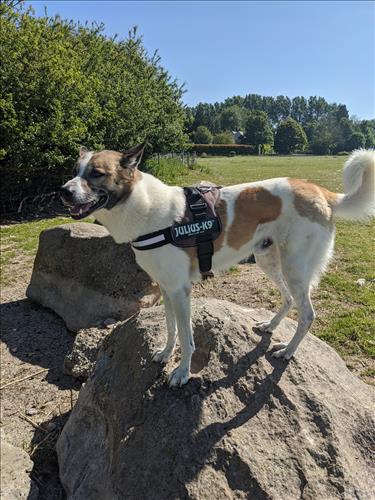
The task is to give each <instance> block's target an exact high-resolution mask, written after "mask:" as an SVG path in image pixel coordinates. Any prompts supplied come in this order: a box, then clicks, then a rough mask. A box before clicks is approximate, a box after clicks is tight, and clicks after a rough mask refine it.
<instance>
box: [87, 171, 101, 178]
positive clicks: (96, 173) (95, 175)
mask: <svg viewBox="0 0 375 500" xmlns="http://www.w3.org/2000/svg"><path fill="white" fill-rule="evenodd" d="M90 175H91V177H95V178H99V177H103V175H105V173H104V172H100V171H99V170H93V171H92V172H91V174H90Z"/></svg>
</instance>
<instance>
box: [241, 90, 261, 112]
mask: <svg viewBox="0 0 375 500" xmlns="http://www.w3.org/2000/svg"><path fill="white" fill-rule="evenodd" d="M243 105H244V107H245V108H246V109H248V110H250V111H261V110H262V96H261V95H259V94H248V95H246V96H245V98H244V102H243Z"/></svg>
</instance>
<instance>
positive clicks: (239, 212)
mask: <svg viewBox="0 0 375 500" xmlns="http://www.w3.org/2000/svg"><path fill="white" fill-rule="evenodd" d="M234 210H235V215H234V220H233V223H232V225H231V226H230V228H229V230H228V245H229V246H230V247H232V248H235V249H236V250H238V249H239V248H241V247H242V246H243V245H245V244H246V243H248V242H249V241H250V240H251V238H252V237H253V235H254V233H255V231H256V228H257V227H258V225H259V224H265V223H266V222H271V221H273V220H275V219H277V218H278V217H279V215H280V213H281V199H280V198H279V197H278V196H274V195H273V194H271V193H270V192H269V191H267V190H266V189H264V188H262V187H255V188H246V189H244V190H243V191H241V193H240V194H239V195H238V197H237V199H236V203H235V207H234Z"/></svg>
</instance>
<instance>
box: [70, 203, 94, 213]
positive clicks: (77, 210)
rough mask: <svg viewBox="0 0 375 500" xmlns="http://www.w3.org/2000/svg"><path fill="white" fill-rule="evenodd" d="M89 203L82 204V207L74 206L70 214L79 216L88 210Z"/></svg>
mask: <svg viewBox="0 0 375 500" xmlns="http://www.w3.org/2000/svg"><path fill="white" fill-rule="evenodd" d="M90 206H91V204H90V203H84V204H83V205H76V206H75V207H72V208H71V209H70V213H71V214H73V215H79V214H81V213H82V212H86V211H87V210H88V209H89V208H90Z"/></svg>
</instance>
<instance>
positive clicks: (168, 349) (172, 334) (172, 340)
mask: <svg viewBox="0 0 375 500" xmlns="http://www.w3.org/2000/svg"><path fill="white" fill-rule="evenodd" d="M161 292H162V294H163V300H164V309H165V319H166V322H167V332H168V339H167V343H166V346H165V347H164V349H162V350H160V351H156V352H155V354H154V356H153V358H152V359H153V361H156V362H159V363H166V362H167V361H168V359H169V358H170V356H171V354H172V353H173V350H174V347H175V345H176V337H177V328H176V317H175V314H174V310H173V306H172V302H171V300H170V298H169V296H168V294H167V292H166V291H165V290H163V289H161Z"/></svg>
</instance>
